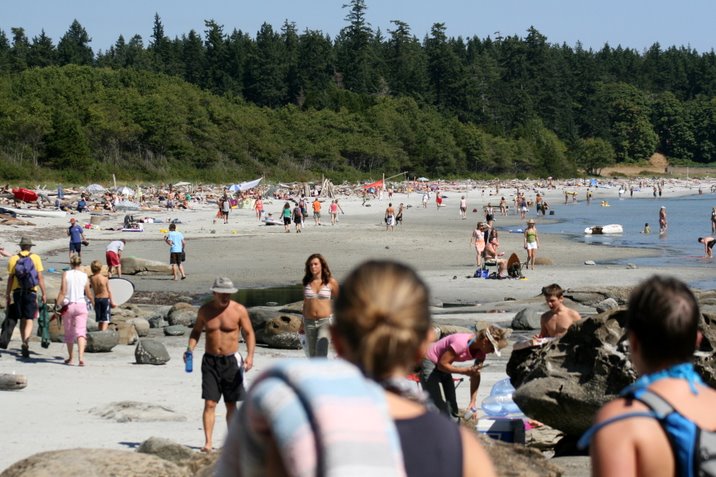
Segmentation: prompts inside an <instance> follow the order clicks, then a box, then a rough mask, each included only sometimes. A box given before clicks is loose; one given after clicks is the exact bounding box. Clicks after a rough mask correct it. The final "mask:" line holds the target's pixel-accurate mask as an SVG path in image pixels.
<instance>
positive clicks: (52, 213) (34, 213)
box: [5, 207, 67, 217]
mask: <svg viewBox="0 0 716 477" xmlns="http://www.w3.org/2000/svg"><path fill="white" fill-rule="evenodd" d="M5 210H8V211H10V212H13V213H15V214H17V215H24V216H27V217H64V216H66V215H67V212H65V211H64V210H43V209H14V208H12V207H5Z"/></svg>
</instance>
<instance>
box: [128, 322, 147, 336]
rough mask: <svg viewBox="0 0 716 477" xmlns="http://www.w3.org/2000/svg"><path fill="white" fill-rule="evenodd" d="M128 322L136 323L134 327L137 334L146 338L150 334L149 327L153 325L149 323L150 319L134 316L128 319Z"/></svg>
mask: <svg viewBox="0 0 716 477" xmlns="http://www.w3.org/2000/svg"><path fill="white" fill-rule="evenodd" d="M127 323H129V324H131V325H134V329H135V330H137V335H138V336H139V337H140V338H144V337H145V336H147V335H148V334H149V328H150V327H151V326H150V325H149V321H147V320H145V319H144V318H132V319H131V320H127Z"/></svg>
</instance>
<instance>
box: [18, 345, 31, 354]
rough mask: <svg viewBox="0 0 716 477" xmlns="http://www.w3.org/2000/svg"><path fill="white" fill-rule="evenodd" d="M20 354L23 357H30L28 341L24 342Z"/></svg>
mask: <svg viewBox="0 0 716 477" xmlns="http://www.w3.org/2000/svg"><path fill="white" fill-rule="evenodd" d="M20 354H22V357H23V358H29V357H30V346H29V345H28V344H27V343H23V344H22V348H20Z"/></svg>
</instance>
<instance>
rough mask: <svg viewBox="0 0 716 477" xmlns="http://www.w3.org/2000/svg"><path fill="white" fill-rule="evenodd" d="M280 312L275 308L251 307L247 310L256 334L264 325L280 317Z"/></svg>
mask: <svg viewBox="0 0 716 477" xmlns="http://www.w3.org/2000/svg"><path fill="white" fill-rule="evenodd" d="M280 310H281V309H280V308H279V307H275V306H252V307H251V308H249V309H248V310H247V311H248V312H249V319H250V320H251V326H252V327H253V329H254V331H255V332H257V333H258V332H259V331H261V330H263V329H264V328H265V327H266V323H268V322H269V321H271V320H273V319H274V318H276V317H278V316H281V314H282V313H283V312H282V311H280Z"/></svg>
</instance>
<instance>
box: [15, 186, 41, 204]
mask: <svg viewBox="0 0 716 477" xmlns="http://www.w3.org/2000/svg"><path fill="white" fill-rule="evenodd" d="M12 195H13V196H15V198H16V199H17V200H21V201H23V202H35V201H36V200H37V192H35V191H34V190H30V189H25V188H24V187H16V188H15V189H13V190H12Z"/></svg>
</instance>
